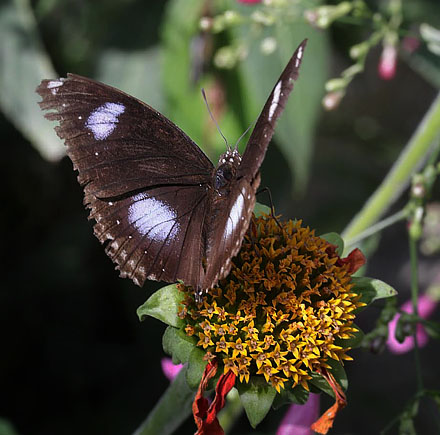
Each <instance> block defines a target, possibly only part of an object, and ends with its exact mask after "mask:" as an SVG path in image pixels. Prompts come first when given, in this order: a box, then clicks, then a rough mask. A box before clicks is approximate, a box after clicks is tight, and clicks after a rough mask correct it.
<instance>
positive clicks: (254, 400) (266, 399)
mask: <svg viewBox="0 0 440 435" xmlns="http://www.w3.org/2000/svg"><path fill="white" fill-rule="evenodd" d="M237 390H238V393H239V394H240V400H241V403H242V405H243V408H244V410H245V411H246V415H247V417H248V420H249V423H250V424H251V426H252V427H253V428H255V427H256V426H257V425H258V424H259V423H260V422H261V421H262V420H263V418H264V417H265V416H266V414H267V413H268V412H269V410H270V408H271V406H272V403H273V401H274V399H275V396H276V394H277V391H276V390H275V388H273V387H272V386H271V385H269V384H268V383H267V382H266V381H265V380H264V379H255V378H254V379H252V378H251V379H250V381H249V383H248V384H241V383H239V384H238V385H237Z"/></svg>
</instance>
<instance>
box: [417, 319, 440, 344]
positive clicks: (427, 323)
mask: <svg viewBox="0 0 440 435" xmlns="http://www.w3.org/2000/svg"><path fill="white" fill-rule="evenodd" d="M421 323H422V324H423V326H424V328H425V329H426V332H427V333H428V334H429V336H430V337H432V338H435V339H437V340H440V324H439V323H438V322H434V321H432V320H425V319H422V320H421Z"/></svg>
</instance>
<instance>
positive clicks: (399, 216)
mask: <svg viewBox="0 0 440 435" xmlns="http://www.w3.org/2000/svg"><path fill="white" fill-rule="evenodd" d="M407 217H408V210H407V209H406V208H404V209H402V210H400V211H398V212H397V213H394V214H393V215H391V216H388V217H387V218H386V219H383V220H381V221H380V222H377V223H376V224H374V225H371V227H369V228H367V229H366V230H365V231H362V233H359V234H358V235H356V236H355V237H353V238H352V239H349V240H346V241H345V250H348V251H349V250H350V249H349V248H350V247H351V246H353V245H356V244H358V243H359V242H360V241H361V240H363V239H366V238H367V237H370V236H372V235H373V234H376V233H378V232H379V231H382V230H383V229H384V228H387V227H389V226H391V225H393V224H395V223H396V222H399V221H401V220H403V219H406V218H407Z"/></svg>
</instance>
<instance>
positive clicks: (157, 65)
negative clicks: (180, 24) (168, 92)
mask: <svg viewBox="0 0 440 435" xmlns="http://www.w3.org/2000/svg"><path fill="white" fill-rule="evenodd" d="M161 74H162V71H161V50H160V48H159V47H156V46H154V47H150V48H147V49H145V50H121V49H116V48H111V49H106V50H103V51H101V52H100V53H99V56H98V58H97V65H96V75H95V77H96V79H97V80H99V81H101V82H104V83H107V84H109V85H111V86H114V87H115V88H118V89H122V90H123V91H124V92H127V93H128V94H130V95H133V96H134V97H136V98H138V99H139V100H142V101H145V102H147V103H148V104H149V105H150V106H152V107H154V108H155V109H156V110H159V111H162V110H163V108H164V100H163V94H162V79H161Z"/></svg>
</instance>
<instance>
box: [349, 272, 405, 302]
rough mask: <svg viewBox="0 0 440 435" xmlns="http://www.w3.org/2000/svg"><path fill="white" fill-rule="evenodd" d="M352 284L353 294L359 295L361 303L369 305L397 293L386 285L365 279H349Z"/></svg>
mask: <svg viewBox="0 0 440 435" xmlns="http://www.w3.org/2000/svg"><path fill="white" fill-rule="evenodd" d="M351 282H352V283H353V284H354V287H353V292H355V293H357V294H360V295H361V302H364V303H365V304H367V305H369V304H371V303H372V302H374V301H375V300H377V299H383V298H390V297H392V296H396V295H397V291H396V290H394V289H393V287H391V286H390V285H388V284H387V283H385V282H383V281H381V280H379V279H375V278H367V277H365V276H364V277H355V276H353V277H352V278H351Z"/></svg>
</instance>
